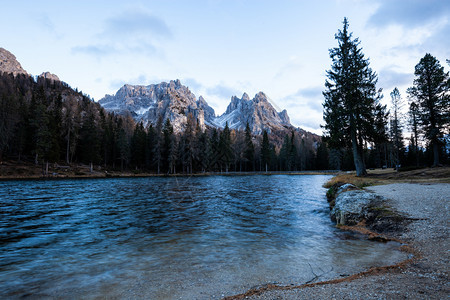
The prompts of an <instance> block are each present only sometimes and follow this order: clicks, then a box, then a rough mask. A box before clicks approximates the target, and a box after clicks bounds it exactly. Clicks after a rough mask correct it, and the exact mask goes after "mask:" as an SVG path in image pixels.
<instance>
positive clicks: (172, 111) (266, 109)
mask: <svg viewBox="0 0 450 300" xmlns="http://www.w3.org/2000/svg"><path fill="white" fill-rule="evenodd" d="M99 103H100V104H101V105H102V106H103V107H104V108H105V109H106V110H108V111H114V112H116V113H119V114H124V113H126V112H129V113H131V115H132V117H133V118H134V119H135V120H136V121H137V122H143V123H144V125H148V124H153V125H154V126H155V125H156V123H157V122H158V118H159V117H160V116H161V117H162V119H163V121H165V120H166V119H167V118H169V119H170V121H171V123H172V125H173V126H174V130H175V131H176V132H180V131H182V130H183V129H184V128H185V125H186V122H187V116H188V114H192V116H193V117H194V118H197V120H198V121H199V123H200V126H202V127H204V126H210V127H217V128H224V127H225V125H226V123H228V126H229V127H230V128H232V129H240V130H244V129H245V126H246V124H247V122H248V123H249V126H250V129H251V130H252V133H253V134H261V133H262V132H263V130H267V131H269V132H271V131H272V130H280V129H286V128H292V125H291V124H290V121H289V116H288V115H287V112H286V110H283V111H282V112H277V111H276V110H275V108H274V107H273V106H272V104H271V103H270V101H269V99H268V98H267V96H266V95H265V94H264V93H263V92H259V93H258V94H256V95H255V97H254V98H253V99H250V97H249V96H248V95H247V94H246V93H244V94H243V95H242V98H238V97H236V96H233V97H231V102H230V104H229V105H228V107H227V110H226V112H225V113H224V114H222V115H221V116H217V117H216V116H215V112H214V109H213V108H212V107H210V106H209V105H208V103H207V102H206V100H205V99H204V98H203V97H201V96H200V97H199V98H198V100H196V98H195V95H194V94H193V93H192V92H191V91H190V90H189V88H188V87H186V86H183V85H182V84H181V83H180V81H179V80H175V81H170V82H169V83H166V82H162V83H160V84H152V85H148V86H143V85H129V84H126V85H124V86H123V87H121V88H120V89H119V90H118V91H117V93H116V94H115V95H106V96H105V97H104V98H102V99H101V100H100V101H99Z"/></svg>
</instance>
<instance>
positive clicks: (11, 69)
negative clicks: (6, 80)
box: [0, 47, 28, 76]
mask: <svg viewBox="0 0 450 300" xmlns="http://www.w3.org/2000/svg"><path fill="white" fill-rule="evenodd" d="M0 72H4V73H12V74H13V75H14V76H16V75H18V74H25V75H28V73H27V71H25V70H24V69H23V68H22V66H21V65H20V63H19V62H18V61H17V59H16V57H15V56H14V54H12V53H11V52H9V51H8V50H6V49H4V48H1V47H0Z"/></svg>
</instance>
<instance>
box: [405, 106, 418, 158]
mask: <svg viewBox="0 0 450 300" xmlns="http://www.w3.org/2000/svg"><path fill="white" fill-rule="evenodd" d="M408 113H409V127H410V128H411V130H412V134H411V146H412V147H410V149H409V150H410V151H409V152H411V150H412V151H414V158H415V164H416V166H419V133H420V127H419V106H418V105H417V103H416V102H411V104H410V105H409V112H408ZM409 152H408V154H409ZM410 155H411V154H410Z"/></svg>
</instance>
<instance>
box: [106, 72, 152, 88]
mask: <svg viewBox="0 0 450 300" xmlns="http://www.w3.org/2000/svg"><path fill="white" fill-rule="evenodd" d="M148 82H149V80H148V78H147V76H146V75H145V74H141V75H139V76H138V77H135V78H131V79H129V80H123V79H114V80H111V81H110V82H109V87H110V88H111V89H112V90H115V91H117V90H118V89H120V88H121V87H122V86H123V85H125V84H133V85H148V84H149V83H148Z"/></svg>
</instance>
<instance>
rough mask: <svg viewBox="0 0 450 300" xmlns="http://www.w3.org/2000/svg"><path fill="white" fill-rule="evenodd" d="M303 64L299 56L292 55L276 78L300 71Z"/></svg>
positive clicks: (279, 70)
mask: <svg viewBox="0 0 450 300" xmlns="http://www.w3.org/2000/svg"><path fill="white" fill-rule="evenodd" d="M302 68H303V64H302V63H301V61H300V58H299V57H298V56H295V55H293V56H291V57H289V60H288V62H287V63H285V64H284V65H283V66H281V67H280V68H279V69H278V71H277V73H276V74H275V76H274V77H273V78H274V79H280V78H283V77H284V76H286V75H290V74H292V73H298V72H300V71H301V70H302Z"/></svg>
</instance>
